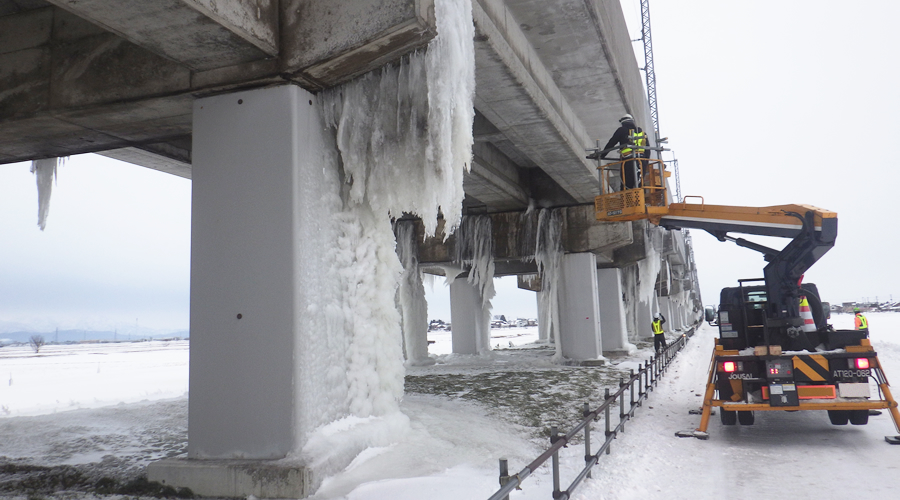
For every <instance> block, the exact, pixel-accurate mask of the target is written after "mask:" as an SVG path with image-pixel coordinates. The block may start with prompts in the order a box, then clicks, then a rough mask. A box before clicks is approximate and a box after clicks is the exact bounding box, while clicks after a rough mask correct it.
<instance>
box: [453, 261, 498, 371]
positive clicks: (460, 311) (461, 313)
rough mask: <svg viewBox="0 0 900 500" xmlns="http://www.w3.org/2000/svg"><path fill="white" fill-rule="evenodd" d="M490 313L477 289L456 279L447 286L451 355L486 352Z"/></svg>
mask: <svg viewBox="0 0 900 500" xmlns="http://www.w3.org/2000/svg"><path fill="white" fill-rule="evenodd" d="M489 313H490V311H488V310H485V308H484V299H483V297H482V295H481V291H480V290H479V289H478V287H476V286H474V285H472V284H471V283H469V282H468V281H466V278H465V277H464V276H463V277H459V278H457V279H456V280H454V281H453V283H451V284H450V323H451V324H452V325H453V326H452V330H451V335H452V348H453V353H454V354H482V353H485V352H487V351H489V350H490V348H491V346H490V339H491V323H490V317H489V316H488V315H489Z"/></svg>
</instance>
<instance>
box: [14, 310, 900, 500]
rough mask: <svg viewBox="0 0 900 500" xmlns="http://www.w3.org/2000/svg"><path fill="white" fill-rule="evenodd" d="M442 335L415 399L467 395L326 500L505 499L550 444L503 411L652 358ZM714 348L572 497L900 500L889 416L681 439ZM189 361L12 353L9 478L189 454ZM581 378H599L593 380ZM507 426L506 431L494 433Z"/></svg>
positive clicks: (802, 417)
mask: <svg viewBox="0 0 900 500" xmlns="http://www.w3.org/2000/svg"><path fill="white" fill-rule="evenodd" d="M869 321H870V324H871V331H872V339H873V343H874V345H875V347H876V349H877V350H878V352H879V355H880V357H881V361H882V363H883V365H884V367H885V370H886V372H887V375H888V377H889V378H893V379H894V380H900V378H898V377H900V336H898V335H900V333H898V332H900V314H889V313H883V314H871V315H869ZM831 322H832V323H833V324H834V325H835V326H836V327H838V328H847V327H852V316H850V315H837V316H835V317H833V318H832V321H831ZM433 333H434V335H431V334H429V335H430V336H429V339H430V340H434V341H435V343H434V344H432V345H431V346H429V350H430V352H431V353H432V354H433V355H434V356H435V357H436V358H437V360H438V363H437V364H436V365H434V366H430V367H415V368H410V369H409V370H408V378H407V384H408V386H409V387H411V388H415V387H419V386H423V387H424V386H426V385H427V384H428V383H429V380H431V381H433V382H434V384H439V383H446V382H447V381H449V380H452V379H459V378H460V377H462V378H463V379H464V380H466V381H468V382H466V384H468V385H465V389H463V390H459V391H457V392H456V393H453V394H450V393H449V392H448V391H450V390H456V389H452V388H448V389H446V390H444V391H443V392H441V391H437V392H439V393H440V394H443V395H434V394H422V393H413V392H410V390H409V387H408V391H407V395H406V396H405V397H404V399H403V402H402V404H401V409H402V411H403V412H404V413H405V415H406V416H408V417H409V424H408V426H406V430H405V431H403V432H400V433H399V434H398V435H396V436H394V437H393V438H392V439H391V440H390V442H387V443H384V444H383V445H379V446H374V447H371V448H369V449H367V450H366V451H364V452H363V453H362V454H360V455H359V456H358V457H357V459H356V460H354V462H353V463H352V464H350V466H348V467H347V468H346V469H345V470H344V471H343V472H341V473H339V474H337V475H335V476H333V477H330V478H328V479H326V481H325V482H324V483H323V485H322V487H321V488H320V489H319V491H318V492H317V494H316V495H315V496H314V498H316V499H319V500H326V499H347V500H367V499H390V500H395V499H399V500H403V499H422V498H427V499H434V500H451V499H452V500H459V499H481V498H487V497H488V496H490V495H491V494H492V493H493V492H494V491H495V490H496V488H497V487H498V485H497V459H498V458H500V457H506V458H508V459H509V466H510V470H511V472H517V471H519V470H520V469H521V468H522V467H523V466H524V465H526V464H527V463H528V462H530V461H531V460H532V459H534V458H535V457H536V456H537V455H538V454H540V452H541V451H542V450H543V448H545V447H546V446H547V444H548V440H547V439H546V438H544V437H540V436H539V435H540V429H537V428H536V427H534V426H529V425H526V424H527V421H523V420H522V418H521V416H520V415H515V414H513V409H512V408H515V406H514V405H513V406H510V407H504V406H503V405H502V404H495V403H493V402H492V401H503V400H504V398H507V399H512V398H516V397H523V395H525V396H527V395H531V396H533V397H532V399H544V398H553V399H554V400H567V399H568V400H570V402H569V406H571V408H573V409H574V410H577V409H578V408H579V407H580V406H581V404H582V403H583V402H584V400H585V399H586V398H585V394H583V390H584V387H583V385H578V384H575V383H569V382H568V380H569V379H571V380H575V379H579V380H582V381H584V380H588V381H589V382H590V381H591V380H597V381H599V382H597V385H596V391H595V393H594V394H593V395H591V396H590V397H588V398H587V399H591V400H592V401H594V400H596V399H597V398H599V396H600V395H602V392H603V388H604V383H606V382H607V381H611V380H614V379H616V378H617V377H618V376H619V374H620V373H621V370H626V371H627V370H628V369H629V368H633V367H636V366H637V364H638V363H639V362H642V360H643V359H646V358H648V357H649V351H648V350H647V347H646V346H645V345H644V344H642V345H641V346H639V347H641V349H640V350H639V351H638V352H637V353H636V354H635V355H634V356H632V357H630V358H623V359H615V360H611V363H610V365H609V366H607V367H604V368H601V369H597V368H572V367H559V366H556V365H553V364H552V363H550V361H549V351H548V349H546V348H542V347H541V346H540V345H537V346H536V345H534V344H530V343H531V342H533V341H534V340H535V339H536V337H537V332H536V329H535V328H524V329H516V328H509V329H497V330H493V334H494V337H493V338H492V341H491V344H492V346H494V347H496V346H497V345H500V346H502V347H509V346H510V343H512V345H513V346H515V347H517V348H516V349H504V350H498V351H495V352H494V353H493V354H492V355H491V356H488V357H465V356H453V355H451V354H449V351H450V348H449V341H450V334H449V332H446V333H445V332H439V333H438V332H433ZM714 336H715V328H714V327H708V326H704V327H702V328H701V329H700V330H699V331H698V332H697V334H696V335H694V337H693V338H692V339H691V340H690V342H689V343H688V345H687V347H686V348H685V349H684V351H682V353H681V354H680V355H679V356H678V358H677V359H676V360H675V361H674V363H673V365H672V367H671V368H670V370H669V372H668V374H667V375H666V376H665V377H664V378H663V379H662V380H661V381H660V384H659V386H658V387H657V389H656V390H655V391H654V392H653V393H652V394H651V395H650V398H649V400H648V401H647V402H646V403H645V404H644V406H643V407H642V408H640V409H638V411H637V413H636V416H635V419H634V420H633V421H632V422H631V423H630V424H629V425H628V426H627V433H626V434H624V435H622V436H620V437H619V439H618V440H616V441H615V442H614V443H613V448H612V450H613V451H612V454H611V455H609V456H606V457H605V458H604V459H603V460H602V462H601V464H600V466H599V467H597V468H595V469H594V473H593V476H594V479H591V480H587V481H586V482H584V483H583V484H582V485H581V487H580V488H579V489H578V490H577V491H576V494H575V495H574V496H573V498H577V499H582V500H587V499H591V500H597V499H609V500H611V499H621V500H624V499H632V498H633V499H648V498H666V499H696V498H715V497H719V498H735V499H749V498H760V497H762V498H764V497H770V498H771V497H778V498H782V497H794V498H809V497H813V496H816V497H822V498H850V497H858V496H865V497H866V498H873V499H880V498H895V497H896V491H897V489H898V487H900V459H898V456H897V455H898V454H900V446H890V445H888V444H887V443H885V442H884V440H883V436H885V435H895V434H897V432H896V430H895V429H894V428H893V424H892V423H891V420H890V417H889V416H888V415H887V413H884V414H882V415H880V416H873V417H871V418H870V420H869V425H867V426H859V427H857V426H849V425H848V426H842V427H836V426H832V425H830V424H829V423H828V419H827V417H826V416H825V414H824V412H822V413H819V412H794V413H787V412H770V413H767V414H763V415H758V416H757V418H756V425H754V426H751V427H745V426H739V425H738V426H734V427H723V426H721V425H720V424H719V422H718V418H717V417H714V418H713V421H712V422H711V425H710V429H709V430H710V439H709V440H708V441H699V440H695V439H678V438H676V437H674V433H675V432H676V431H679V430H685V429H693V428H695V427H696V426H697V424H698V423H699V420H698V419H699V417H698V416H693V415H689V414H688V410H690V409H692V408H699V406H700V399H701V396H702V391H703V384H704V382H705V376H706V367H707V365H708V362H709V356H710V349H711V346H712V339H713V338H714ZM522 346H523V347H524V348H518V347H522ZM187 360H188V350H187V343H186V342H170V343H162V342H146V343H134V344H103V345H78V346H45V347H44V348H43V349H42V350H41V351H40V353H39V354H34V353H33V352H32V351H31V350H30V349H29V348H27V347H3V348H0V375H2V379H0V380H2V381H3V382H5V383H0V470H4V467H5V470H7V471H9V470H12V469H11V468H10V465H15V466H18V467H20V468H22V467H24V466H26V465H27V466H40V467H46V469H40V470H39V471H38V472H37V473H39V474H53V471H57V470H59V469H60V468H62V467H72V466H74V467H79V469H78V470H79V471H80V472H81V473H84V474H87V475H92V477H96V478H99V477H104V476H106V477H113V478H116V477H118V478H121V477H126V478H127V477H128V475H134V474H137V473H138V472H139V471H140V470H141V468H142V467H143V466H144V465H146V464H147V463H149V462H150V461H153V460H157V459H159V458H162V457H165V456H175V455H178V454H180V453H183V452H184V449H185V445H186V437H187V429H186V427H187V395H186V390H187V380H188V378H187V377H188V371H187ZM585 373H587V374H591V375H590V376H591V377H594V376H596V377H597V378H596V379H590V378H585V377H584V375H583V374H585ZM471 381H478V384H483V385H484V387H476V386H473V384H472V382H471ZM541 381H543V383H542V382H541ZM516 385H522V386H524V387H521V388H520V389H521V390H520V391H519V392H518V393H516V392H515V388H516V387H515V386H516ZM448 387H449V386H448ZM491 387H495V389H494V390H489V389H490V388H491ZM422 392H426V391H422ZM503 413H509V418H507V419H500V418H498V415H499V414H503ZM571 413H573V415H574V414H575V413H577V411H573V412H571ZM536 415H537V416H536V417H535V418H539V419H540V418H550V417H546V416H545V415H544V414H541V413H537V414H536ZM552 418H553V419H558V418H560V417H559V416H558V415H555V414H554V416H553V417H552ZM576 421H577V417H575V416H573V417H572V419H571V420H570V421H568V422H542V423H541V424H538V426H537V427H542V426H549V425H551V424H553V423H560V427H561V428H563V429H567V428H569V427H571V426H572V425H574V424H575V423H576ZM523 422H525V423H523ZM599 425H601V426H602V423H600V424H599ZM597 428H598V429H602V427H597ZM582 454H583V448H582V447H581V446H574V445H573V446H571V447H570V448H567V449H564V455H563V456H564V458H563V463H562V472H561V476H562V482H563V484H564V485H567V484H568V483H569V482H570V481H571V479H572V478H573V477H574V475H575V474H576V473H577V471H578V470H579V469H580V467H581V464H582V460H583V459H582ZM22 470H25V469H24V468H23V469H22ZM14 475H15V474H13V475H10V474H6V475H4V474H2V473H0V496H4V497H7V498H8V497H15V496H18V497H19V498H26V497H27V496H28V493H29V492H28V491H10V490H9V489H8V488H6V487H4V486H3V485H4V483H5V482H6V481H9V480H10V478H11V477H13V476H14ZM551 489H552V482H551V477H550V470H549V465H545V466H543V467H541V468H540V469H539V470H538V471H537V472H536V473H535V474H534V475H532V476H531V477H530V478H528V479H527V480H526V481H525V483H524V489H523V490H522V491H517V492H514V493H513V495H512V496H511V498H512V499H514V500H532V499H534V500H537V499H543V500H547V499H550V498H551V494H550V491H551ZM60 496H61V495H60Z"/></svg>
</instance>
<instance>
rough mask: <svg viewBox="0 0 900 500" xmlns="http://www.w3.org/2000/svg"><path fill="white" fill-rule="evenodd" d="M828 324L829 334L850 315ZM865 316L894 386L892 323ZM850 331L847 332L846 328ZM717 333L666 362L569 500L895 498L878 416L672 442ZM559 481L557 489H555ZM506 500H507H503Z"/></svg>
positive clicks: (684, 425) (797, 418)
mask: <svg viewBox="0 0 900 500" xmlns="http://www.w3.org/2000/svg"><path fill="white" fill-rule="evenodd" d="M845 316H846V317H841V316H838V317H836V318H834V319H833V321H832V322H833V323H835V325H836V327H838V328H841V327H844V328H846V327H847V325H846V324H844V323H843V321H845V320H848V319H849V321H851V322H852V316H849V315H845ZM895 316H897V315H894V314H872V315H870V318H871V319H872V322H873V323H874V324H877V325H879V326H878V327H877V328H876V327H875V326H873V327H872V337H873V344H874V345H875V348H876V350H877V351H878V352H879V355H880V357H881V361H882V363H883V364H884V365H885V370H886V372H887V375H888V377H889V379H890V378H891V377H893V379H894V380H900V372H898V371H897V370H896V369H892V367H896V366H897V365H898V363H897V361H898V359H897V347H898V344H897V339H900V329H898V328H894V327H893V325H896V326H900V317H895ZM850 327H851V328H852V325H851V326H850ZM716 333H717V331H716V328H715V327H710V326H708V325H704V327H702V328H701V329H700V330H699V331H698V332H697V333H696V334H695V335H694V337H693V338H692V339H691V341H690V342H689V343H688V345H687V347H685V349H684V350H683V351H682V353H681V354H680V355H679V356H678V358H677V359H676V360H675V362H674V364H673V365H672V366H671V368H670V370H669V373H668V374H667V375H666V376H665V377H664V378H663V379H662V380H661V381H660V383H659V385H658V387H657V389H656V390H655V391H654V392H653V394H652V395H651V397H650V399H649V403H648V404H646V405H645V406H646V408H642V409H641V410H639V411H638V413H637V414H636V417H635V419H634V420H633V421H632V423H631V425H629V426H628V427H627V434H626V435H625V436H622V437H621V438H620V439H618V440H617V441H616V442H615V443H614V448H613V452H612V455H611V456H610V457H607V458H611V459H612V460H605V461H604V463H602V464H601V467H600V471H598V472H595V473H594V478H595V479H593V480H591V481H588V482H586V483H585V484H584V485H583V486H581V487H580V488H579V489H578V490H577V491H576V495H574V496H573V498H574V499H580V500H588V499H590V500H597V499H604V500H628V499H642V500H645V499H648V498H666V499H698V498H730V499H735V500H741V499H753V498H813V497H816V498H858V497H866V498H878V499H882V498H883V499H889V498H897V497H898V495H900V493H898V489H900V446H891V445H889V444H887V443H886V442H885V441H884V436H886V435H896V434H897V431H896V430H895V429H894V426H893V423H892V421H891V419H890V416H889V415H888V414H887V412H884V413H883V414H882V415H879V416H872V417H870V419H869V424H868V425H865V426H852V425H847V426H833V425H831V424H830V423H829V421H828V417H827V415H826V413H825V412H790V413H789V412H757V415H756V423H755V424H754V425H752V426H741V425H735V426H728V427H726V426H723V425H721V423H720V422H719V417H718V416H714V417H713V418H712V419H711V420H710V426H709V434H710V438H709V440H706V441H701V440H697V439H692V438H686V439H685V438H681V439H680V438H676V437H674V433H675V432H676V431H679V430H685V429H694V428H696V427H697V425H698V424H699V418H700V417H699V416H698V415H689V414H688V411H689V410H690V409H693V408H699V407H700V406H701V399H702V390H703V386H704V384H705V382H706V380H705V378H706V374H707V371H706V370H707V367H708V366H709V361H710V357H711V354H712V346H713V339H714V338H715V336H716ZM564 482H565V480H564ZM511 498H515V497H511Z"/></svg>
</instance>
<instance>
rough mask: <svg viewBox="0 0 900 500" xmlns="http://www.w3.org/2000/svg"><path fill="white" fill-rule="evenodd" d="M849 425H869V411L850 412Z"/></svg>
mask: <svg viewBox="0 0 900 500" xmlns="http://www.w3.org/2000/svg"><path fill="white" fill-rule="evenodd" d="M849 413H850V423H851V424H853V425H866V424H868V423H869V410H850V411H849Z"/></svg>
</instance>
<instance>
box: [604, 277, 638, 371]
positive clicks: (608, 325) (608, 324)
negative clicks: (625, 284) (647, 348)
mask: <svg viewBox="0 0 900 500" xmlns="http://www.w3.org/2000/svg"><path fill="white" fill-rule="evenodd" d="M622 293H623V292H622V277H621V271H620V270H619V269H616V268H607V269H598V270H597V294H598V299H599V302H600V334H601V341H602V343H601V345H602V346H603V352H605V353H615V354H622V353H630V352H632V351H633V350H634V349H635V347H634V344H632V343H631V342H629V341H628V329H627V328H626V326H625V303H624V301H623V300H622Z"/></svg>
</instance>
